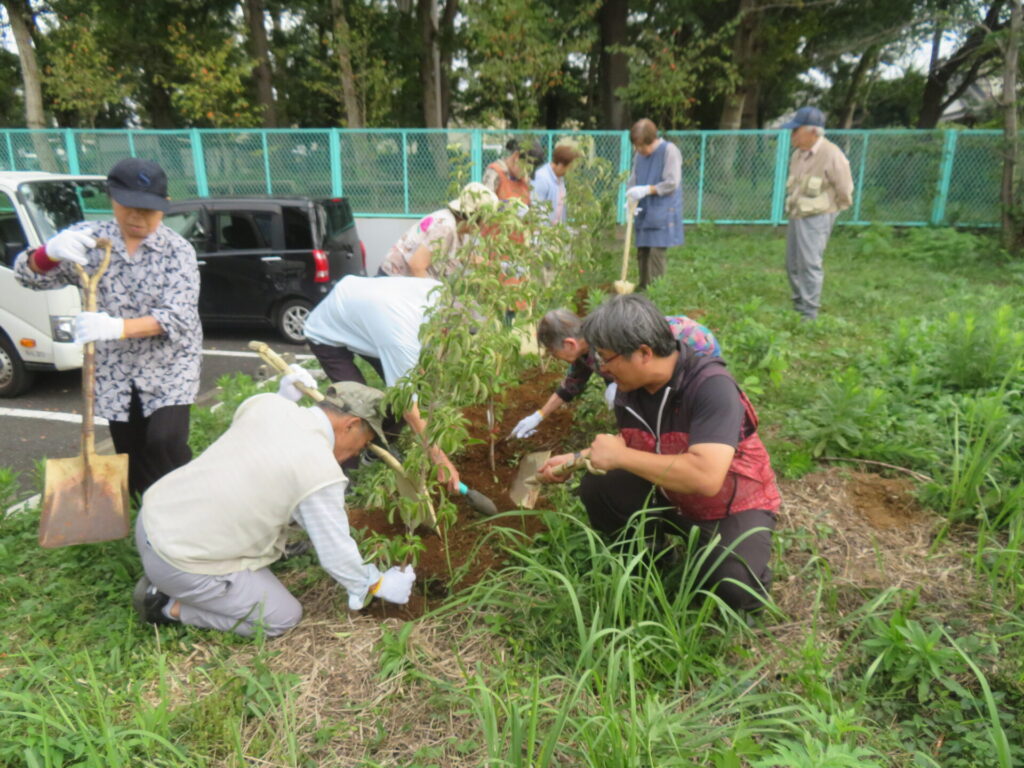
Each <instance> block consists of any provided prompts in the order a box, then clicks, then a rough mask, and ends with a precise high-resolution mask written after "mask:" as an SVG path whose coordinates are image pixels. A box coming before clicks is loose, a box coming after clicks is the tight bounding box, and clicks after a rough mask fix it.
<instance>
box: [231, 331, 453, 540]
mask: <svg viewBox="0 0 1024 768" xmlns="http://www.w3.org/2000/svg"><path fill="white" fill-rule="evenodd" d="M249 349H251V350H252V351H253V352H256V353H258V354H259V356H260V357H261V358H262V359H263V361H264V362H265V363H266V364H267V365H269V366H270V367H271V368H274V369H275V370H276V371H277V372H278V373H280V374H282V375H287V374H289V373H291V368H290V367H289V366H288V363H286V362H285V361H284V358H283V357H281V356H280V355H279V354H277V352H275V351H274V350H272V349H271V348H270V345H268V344H267V343H266V342H263V341H250V342H249ZM295 387H296V388H297V389H298V390H299V391H300V392H302V394H304V395H308V396H309V397H311V398H313V399H314V400H315V401H317V402H320V401H322V400H323V399H324V395H323V393H322V392H321V391H320V390H319V389H313V388H312V387H307V386H306V385H305V384H303V383H302V382H301V381H296V382H295ZM369 448H370V450H371V451H373V452H374V453H375V454H376V455H377V456H379V457H380V458H381V460H383V462H384V463H385V464H387V465H388V467H389V468H390V469H391V470H392V471H394V472H395V473H396V474H397V475H399V476H400V477H402V478H404V479H405V480H406V481H407V482H408V483H409V485H410V486H411V487H413V488H415V487H416V486H415V484H414V483H413V482H412V481H411V480H409V478H408V476H407V475H406V474H405V468H404V467H402V465H401V463H400V462H399V461H398V459H396V458H395V457H394V456H392V455H391V454H390V453H388V452H387V451H386V450H384V449H383V448H381V447H380V446H379V445H377V444H376V443H370V444H369ZM420 492H421V493H422V494H423V496H424V498H425V499H426V502H427V515H428V517H429V518H430V520H429V525H430V527H431V528H437V513H436V512H434V505H433V504H431V503H430V497H429V496H427V495H426V491H425V490H423V489H422V488H421V489H420Z"/></svg>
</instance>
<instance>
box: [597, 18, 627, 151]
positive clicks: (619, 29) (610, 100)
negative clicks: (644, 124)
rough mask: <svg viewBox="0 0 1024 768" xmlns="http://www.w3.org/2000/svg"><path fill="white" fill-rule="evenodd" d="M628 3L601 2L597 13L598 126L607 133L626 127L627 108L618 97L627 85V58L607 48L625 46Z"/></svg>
mask: <svg viewBox="0 0 1024 768" xmlns="http://www.w3.org/2000/svg"><path fill="white" fill-rule="evenodd" d="M628 16H629V0H604V3H603V4H602V5H601V10H600V11H598V13H597V19H598V24H599V25H600V34H601V38H600V44H599V48H600V55H599V58H598V72H599V74H598V88H599V91H598V95H599V99H598V100H599V102H600V105H601V113H600V117H599V125H600V126H601V127H602V128H605V129H608V130H615V131H621V130H624V129H626V128H628V127H629V125H628V124H627V123H628V122H629V108H628V105H627V104H626V102H625V101H624V100H623V99H622V98H621V97H620V96H619V95H618V90H619V89H620V88H625V87H626V86H627V85H629V59H628V57H627V55H626V54H625V53H621V52H617V53H613V52H612V51H610V50H609V48H611V47H613V46H616V45H625V44H626V19H627V17H628Z"/></svg>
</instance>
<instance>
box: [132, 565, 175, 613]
mask: <svg viewBox="0 0 1024 768" xmlns="http://www.w3.org/2000/svg"><path fill="white" fill-rule="evenodd" d="M170 599H171V598H169V597H168V596H167V595H165V594H164V593H163V592H161V591H160V590H159V589H157V588H156V587H154V586H153V585H152V584H150V583H149V579H147V578H146V577H145V576H143V577H142V578H141V579H139V581H138V583H136V585H135V591H134V592H132V607H134V608H135V612H136V613H137V614H139V618H140V619H142V621H144V622H146V623H147V624H177V623H178V622H177V621H175V620H174V619H169V618H167V616H165V615H164V606H165V605H167V602H168V601H169V600H170Z"/></svg>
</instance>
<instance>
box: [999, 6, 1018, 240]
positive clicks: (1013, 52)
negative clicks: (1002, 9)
mask: <svg viewBox="0 0 1024 768" xmlns="http://www.w3.org/2000/svg"><path fill="white" fill-rule="evenodd" d="M1020 4H1021V0H1011V2H1010V36H1009V38H1008V39H1007V41H1006V51H1005V54H1004V56H1005V59H1004V62H1003V99H1002V100H1003V137H1004V141H1005V144H1006V155H1005V157H1004V158H1003V184H1002V202H1003V232H1002V236H1003V238H1002V239H1003V247H1005V248H1006V250H1008V251H1011V252H1016V251H1017V250H1018V249H1019V248H1020V246H1021V231H1020V228H1019V227H1018V224H1017V222H1018V221H1020V219H1021V213H1022V212H1021V210H1020V201H1019V200H1018V195H1017V162H1018V158H1019V156H1020V155H1019V153H1020V137H1019V135H1018V132H1017V67H1018V66H1019V58H1020V34H1021V7H1020Z"/></svg>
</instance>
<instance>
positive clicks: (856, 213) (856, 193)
mask: <svg viewBox="0 0 1024 768" xmlns="http://www.w3.org/2000/svg"><path fill="white" fill-rule="evenodd" d="M863 135H864V143H863V144H861V147H860V164H859V165H858V167H857V185H856V186H855V187H854V189H853V221H852V222H850V223H851V224H852V223H858V224H859V223H860V199H861V196H862V195H863V194H864V167H865V166H866V165H867V160H868V139H870V138H871V134H870V133H868V132H867V131H865V132H864V134H863Z"/></svg>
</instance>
